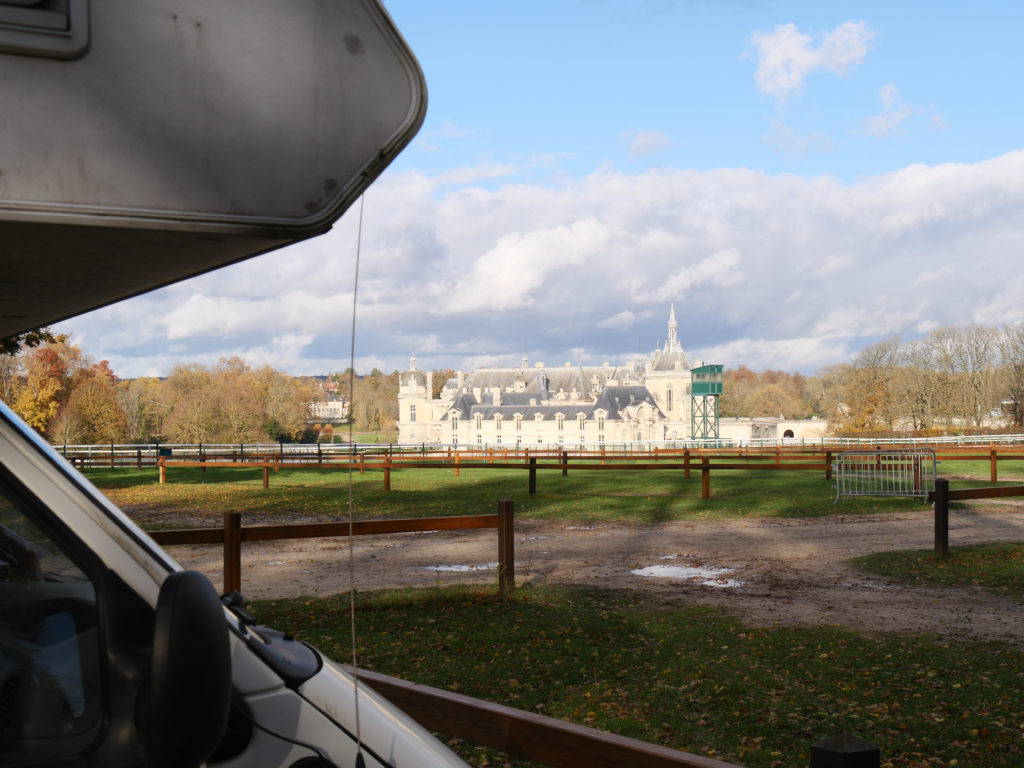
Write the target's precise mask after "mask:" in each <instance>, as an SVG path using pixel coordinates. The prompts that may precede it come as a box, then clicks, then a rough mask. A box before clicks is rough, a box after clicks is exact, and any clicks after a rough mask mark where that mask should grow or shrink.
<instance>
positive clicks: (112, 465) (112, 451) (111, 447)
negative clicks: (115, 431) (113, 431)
mask: <svg viewBox="0 0 1024 768" xmlns="http://www.w3.org/2000/svg"><path fill="white" fill-rule="evenodd" d="M110 468H111V469H113V468H114V444H113V443H111V444H110Z"/></svg>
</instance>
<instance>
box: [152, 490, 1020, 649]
mask: <svg viewBox="0 0 1024 768" xmlns="http://www.w3.org/2000/svg"><path fill="white" fill-rule="evenodd" d="M1021 512H1022V510H1021V507H1020V506H1019V505H1017V506H1008V505H1005V504H1004V505H1001V506H993V505H982V504H976V505H974V506H973V507H972V508H971V509H968V510H960V511H954V512H953V513H952V517H951V520H950V541H951V543H952V544H953V545H956V544H966V543H972V542H982V541H991V540H1016V541H1024V514H1022V513H1021ZM289 521H290V522H305V521H304V520H301V519H297V518H294V517H293V518H289ZM267 522H269V521H267ZM309 522H312V521H309ZM932 537H933V532H932V512H931V511H930V510H923V511H921V512H906V513H898V514H885V515H872V516H849V517H846V516H838V517H829V518H817V519H810V520H793V519H770V518H762V519H753V520H739V521H726V522H723V521H689V522H672V523H663V524H658V525H611V524H598V525H585V524H565V523H544V522H536V521H530V520H520V521H517V523H516V576H517V579H516V580H517V583H518V584H526V583H544V582H547V583H553V584H586V585H593V586H600V587H609V588H616V589H624V590H628V591H629V593H630V594H632V595H634V596H635V599H636V600H637V601H643V602H653V603H656V604H662V605H666V606H671V605H686V604H701V605H717V606H721V607H723V608H725V609H726V610H728V611H729V612H731V613H732V614H734V615H735V616H737V617H738V618H740V619H741V620H743V621H744V622H746V623H748V624H752V625H771V624H840V625H846V626H851V627H857V628H860V629H868V630H876V631H884V630H901V631H905V630H910V631H922V632H931V633H936V634H939V635H943V636H947V637H950V638H958V639H969V638H977V639H985V640H998V641H1003V642H1009V643H1012V644H1014V645H1018V646H1021V645H1024V605H1022V601H1024V596H1020V597H1018V599H1017V600H1016V601H1015V600H1011V599H1008V598H1005V597H997V596H993V595H992V594H991V593H989V592H987V591H986V590H984V589H982V588H980V587H968V588H959V589H949V588H938V587H926V586H917V585H906V584H901V583H898V582H895V581H891V580H887V579H884V578H880V577H875V576H869V575H866V574H863V573H860V572H858V571H855V570H854V569H853V568H852V567H851V566H850V565H849V562H848V561H849V559H850V558H852V557H854V556H856V555H860V554H866V553H869V552H879V551H884V550H893V549H925V548H929V547H931V546H932V543H933V538H932ZM171 554H172V555H173V556H174V557H176V558H178V560H179V562H181V564H182V565H184V566H185V567H187V568H196V569H198V570H201V571H203V572H205V573H206V574H207V575H209V576H210V577H211V578H212V579H213V580H214V582H215V583H217V584H219V583H220V581H221V579H222V577H223V571H222V561H221V554H220V549H219V548H218V547H194V548H187V547H174V548H172V549H171ZM353 554H354V563H355V568H354V571H355V575H356V578H355V585H356V588H357V589H358V590H361V591H364V590H372V589H380V588H384V587H395V586H412V585H418V586H425V585H431V584H436V583H442V584H449V583H456V582H458V583H465V582H473V583H486V582H491V583H493V582H495V579H496V576H495V571H494V570H493V566H494V565H495V561H496V560H497V537H496V534H495V532H494V531H493V530H484V531H463V532H444V533H440V532H438V533H421V534H394V535H390V536H379V537H369V536H368V537H360V538H359V539H357V540H356V541H355V547H354V553H353ZM348 563H349V545H348V542H347V540H345V539H316V540H298V541H279V542H266V543H256V544H246V545H244V546H243V554H242V591H243V593H244V594H245V595H246V596H247V597H253V598H257V597H293V596H299V595H305V594H330V593H334V592H339V591H342V590H347V589H348V586H349V565H348ZM653 565H663V566H664V565H669V566H676V565H687V566H706V567H711V568H725V569H729V572H728V573H721V574H719V575H717V576H716V577H713V580H712V581H710V582H709V583H702V582H701V581H700V580H694V579H680V578H654V577H647V576H637V575H633V574H631V573H630V571H631V570H634V569H639V568H644V567H647V566H653ZM435 566H474V567H473V568H472V569H471V570H468V571H448V570H444V571H441V570H433V567H435ZM488 566H490V568H489V567H488ZM730 582H738V583H737V584H735V585H732V586H729V585H727V584H728V583H730Z"/></svg>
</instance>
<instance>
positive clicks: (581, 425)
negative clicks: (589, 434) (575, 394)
mask: <svg viewBox="0 0 1024 768" xmlns="http://www.w3.org/2000/svg"><path fill="white" fill-rule="evenodd" d="M576 418H577V420H578V421H579V424H580V432H582V431H583V428H584V426H585V425H584V419H586V418H587V417H586V416H584V415H583V414H582V413H581V414H580V415H579V416H577V417H576Z"/></svg>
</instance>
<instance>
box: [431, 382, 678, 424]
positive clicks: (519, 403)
mask: <svg viewBox="0 0 1024 768" xmlns="http://www.w3.org/2000/svg"><path fill="white" fill-rule="evenodd" d="M483 400H484V402H477V399H476V397H474V396H473V394H472V393H471V392H470V393H466V394H462V395H459V396H458V397H457V398H456V399H455V402H454V403H452V405H451V408H450V409H449V412H452V411H455V412H456V414H457V415H458V416H459V418H460V419H470V418H473V417H475V416H482V417H483V418H484V419H486V420H490V419H493V418H495V416H499V415H500V416H501V417H502V419H514V418H515V416H516V414H519V415H520V416H522V418H523V419H524V420H525V421H532V420H534V419H535V418H536V417H537V415H538V414H539V415H540V416H541V417H542V418H543V420H544V421H554V420H555V418H556V417H557V416H558V414H562V415H563V416H565V417H566V418H569V419H575V418H576V417H577V416H578V415H579V414H581V413H582V414H583V415H584V417H585V418H587V419H593V418H596V417H595V413H596V412H597V411H599V410H601V411H604V413H605V415H606V418H608V419H612V420H616V419H622V418H624V414H623V411H624V410H626V409H627V408H630V407H631V406H639V405H641V404H647V405H649V406H650V407H652V408H654V409H655V410H656V411H657V412H658V414H659V415H663V414H662V413H661V409H660V408H658V404H657V403H655V402H654V398H653V397H652V396H651V393H650V392H649V391H648V389H647V387H643V386H629V387H626V386H615V387H607V388H605V390H604V392H603V393H602V394H601V396H600V397H599V398H598V399H597V401H596V402H590V403H578V402H576V403H570V402H551V401H550V400H549V401H546V402H536V400H535V402H534V403H532V404H531V403H530V400H531V398H530V396H529V395H528V394H525V393H519V394H503V395H502V398H501V405H494V404H493V400H492V399H491V398H490V397H489V396H488V397H486V398H483ZM512 400H514V402H511V401H512Z"/></svg>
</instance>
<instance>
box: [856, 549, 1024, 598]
mask: <svg viewBox="0 0 1024 768" xmlns="http://www.w3.org/2000/svg"><path fill="white" fill-rule="evenodd" d="M853 562H854V565H856V566H857V567H858V568H861V569H862V570H865V571H871V572H873V573H880V574H882V575H884V576H895V577H896V578H899V579H903V580H904V581H907V582H912V583H928V584H938V585H941V586H947V587H950V586H961V585H965V584H967V585H971V584H973V585H980V586H983V587H987V588H988V589H991V590H993V591H994V592H998V593H1000V594H1005V595H1009V596H1011V597H1014V598H1016V599H1017V600H1024V544H1021V543H1018V542H992V543H989V544H975V545H972V546H963V547H952V548H950V551H949V559H948V560H943V559H942V558H940V557H937V556H936V555H935V553H934V552H932V551H931V550H924V551H922V550H901V551H897V552H876V553H874V554H871V555H864V556H863V557H858V558H857V559H855V560H854V561H853ZM1022 610H1024V608H1022Z"/></svg>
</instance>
